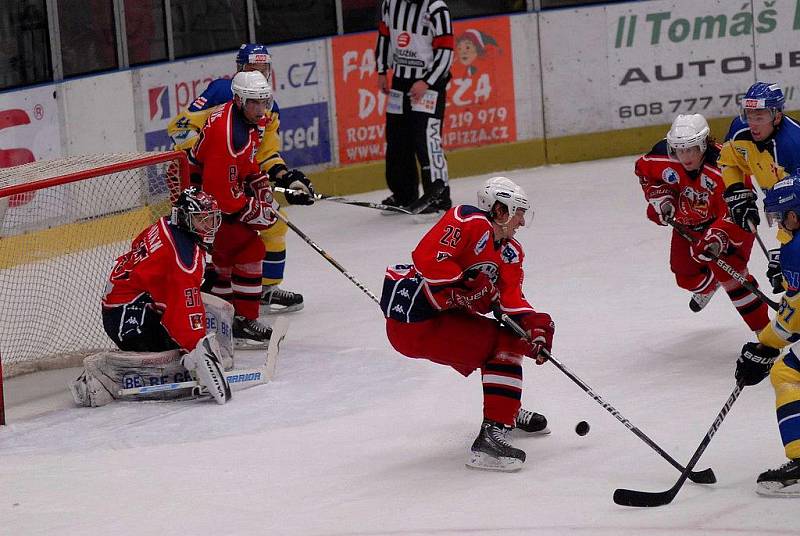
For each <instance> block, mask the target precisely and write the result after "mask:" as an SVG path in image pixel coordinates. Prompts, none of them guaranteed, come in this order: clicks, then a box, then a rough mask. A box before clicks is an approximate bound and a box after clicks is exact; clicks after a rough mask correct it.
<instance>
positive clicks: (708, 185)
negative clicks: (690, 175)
mask: <svg viewBox="0 0 800 536" xmlns="http://www.w3.org/2000/svg"><path fill="white" fill-rule="evenodd" d="M700 184H702V185H703V188H705V189H706V190H710V191H712V192H713V191H714V190H715V189H716V187H717V183H716V182H714V179H712V178H711V177H709V176H708V175H706V174H705V173H703V174H702V175H700Z"/></svg>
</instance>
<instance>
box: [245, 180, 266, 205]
mask: <svg viewBox="0 0 800 536" xmlns="http://www.w3.org/2000/svg"><path fill="white" fill-rule="evenodd" d="M244 181H245V194H247V195H248V196H252V197H255V198H256V199H258V200H259V201H264V202H265V203H270V204H271V203H272V186H270V183H269V175H268V174H267V173H264V172H261V173H254V174H252V175H248V176H247V177H245V179H244Z"/></svg>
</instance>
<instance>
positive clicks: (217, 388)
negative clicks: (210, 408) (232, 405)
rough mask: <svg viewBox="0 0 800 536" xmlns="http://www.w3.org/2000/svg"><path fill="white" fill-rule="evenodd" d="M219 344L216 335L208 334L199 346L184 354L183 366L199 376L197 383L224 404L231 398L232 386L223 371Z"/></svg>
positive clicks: (218, 402) (219, 402)
mask: <svg viewBox="0 0 800 536" xmlns="http://www.w3.org/2000/svg"><path fill="white" fill-rule="evenodd" d="M219 354H220V350H219V345H218V344H217V340H216V337H215V336H214V335H213V334H211V335H206V336H205V337H203V338H202V339H200V342H199V343H198V344H197V347H196V348H195V349H194V350H192V351H191V352H189V353H188V354H186V355H185V356H183V360H182V362H183V366H184V367H186V369H187V370H189V371H190V372H192V373H193V374H194V375H195V377H196V378H197V383H199V384H200V385H202V386H203V387H205V388H206V389H207V390H208V392H209V394H210V395H211V396H212V397H214V400H215V401H216V402H217V404H224V403H225V402H227V401H228V400H230V399H231V387H230V385H228V380H226V379H225V374H224V373H223V371H222V363H221V362H220V360H219Z"/></svg>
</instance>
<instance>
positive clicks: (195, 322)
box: [189, 313, 203, 331]
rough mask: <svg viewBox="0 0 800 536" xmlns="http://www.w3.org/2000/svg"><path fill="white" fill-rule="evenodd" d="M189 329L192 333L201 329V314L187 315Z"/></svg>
mask: <svg viewBox="0 0 800 536" xmlns="http://www.w3.org/2000/svg"><path fill="white" fill-rule="evenodd" d="M189 327H191V328H192V330H193V331H197V330H198V329H203V315H202V314H201V313H194V314H191V315H189Z"/></svg>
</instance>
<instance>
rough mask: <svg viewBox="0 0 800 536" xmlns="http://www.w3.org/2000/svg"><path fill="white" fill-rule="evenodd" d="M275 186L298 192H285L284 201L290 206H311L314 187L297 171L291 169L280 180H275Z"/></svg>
mask: <svg viewBox="0 0 800 536" xmlns="http://www.w3.org/2000/svg"><path fill="white" fill-rule="evenodd" d="M275 184H277V185H278V186H280V187H281V188H288V189H290V190H299V191H298V192H297V193H294V192H285V193H284V195H285V196H286V200H287V201H288V202H289V204H290V205H313V204H314V185H313V184H311V181H310V180H309V179H308V177H306V176H305V174H304V173H303V172H302V171H300V170H299V169H291V170H289V171H287V172H286V173H284V174H283V175H282V176H281V177H280V178H276V179H275Z"/></svg>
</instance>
